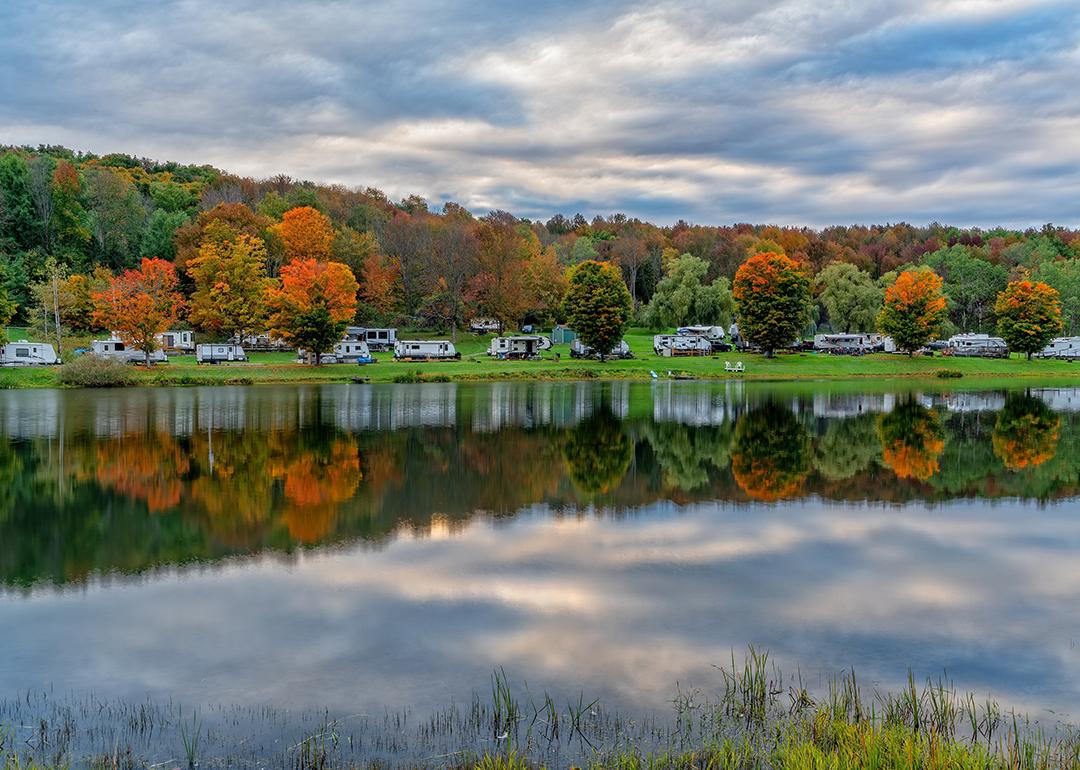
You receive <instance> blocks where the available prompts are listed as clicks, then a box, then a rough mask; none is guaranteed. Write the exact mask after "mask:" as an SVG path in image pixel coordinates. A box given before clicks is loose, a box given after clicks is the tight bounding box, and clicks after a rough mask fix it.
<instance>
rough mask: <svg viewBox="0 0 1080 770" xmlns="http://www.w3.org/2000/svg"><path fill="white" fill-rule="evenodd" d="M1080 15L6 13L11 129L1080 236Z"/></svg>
mask: <svg viewBox="0 0 1080 770" xmlns="http://www.w3.org/2000/svg"><path fill="white" fill-rule="evenodd" d="M1078 21H1080V11H1078V9H1077V8H1076V7H1075V4H1072V3H1060V2H1017V1H1015V0H1012V1H1010V2H980V1H979V0H956V1H955V2H944V3H940V2H931V0H877V1H876V2H867V3H859V4H854V5H852V4H849V3H838V2H826V1H825V0H822V1H820V2H806V1H805V0H774V1H773V2H765V3H762V2H730V3H728V2H725V3H720V2H699V1H696V0H674V1H668V2H651V3H629V4H628V3H614V2H610V3H592V4H587V5H584V4H581V3H571V2H548V3H535V4H527V5H526V6H521V5H520V4H517V3H508V2H504V1H503V2H498V1H496V0H484V1H483V2H475V3H461V2H447V1H446V0H441V1H440V0H418V1H417V2H413V3H408V4H405V3H350V2H336V3H316V2H314V1H313V0H307V1H300V2H289V3H284V2H279V1H278V0H265V1H264V2H260V3H254V2H241V3H231V4H226V5H222V4H219V3H210V2H209V1H208V0H173V1H172V2H166V3H155V4H146V3H136V2H134V0H112V1H111V2H103V3H95V4H92V5H87V4H84V3H78V2H75V0H46V1H45V2H42V3H38V4H34V7H33V8H31V7H30V5H29V4H25V3H22V4H20V3H12V4H8V5H7V6H6V7H5V8H3V9H2V10H0V30H3V31H2V32H0V44H2V45H0V82H3V83H4V86H3V87H2V88H3V92H2V97H3V98H2V99H0V136H2V137H3V139H4V141H8V142H25V143H32V144H36V143H39V142H61V143H65V144H68V145H72V146H75V147H78V148H85V149H91V150H94V151H98V152H108V151H125V152H131V153H135V154H140V155H149V156H155V157H160V158H169V159H176V160H181V161H186V162H200V163H201V162H210V163H213V164H215V165H217V166H219V167H222V168H225V169H228V170H234V171H237V172H239V173H245V174H253V175H257V176H265V175H270V174H273V173H277V172H279V171H281V172H286V173H289V174H291V175H293V176H296V177H301V178H311V179H317V180H321V181H332V182H341V183H345V184H350V185H360V186H367V185H373V186H377V187H380V188H383V189H385V190H386V191H387V192H388V193H389V194H391V195H393V196H404V195H406V194H410V193H420V194H423V195H425V196H427V197H429V198H430V199H432V200H435V201H440V200H443V199H447V198H450V199H454V200H457V201H459V202H461V203H462V204H464V205H466V206H469V207H470V208H473V209H476V210H479V211H483V210H486V209H489V208H504V209H508V210H512V211H514V212H516V213H519V214H521V215H525V216H541V217H542V216H549V215H550V214H552V213H555V212H556V211H562V212H564V213H573V212H575V211H578V210H580V211H582V212H583V213H586V214H587V215H588V214H592V213H608V212H613V211H623V212H626V213H628V214H631V215H637V216H641V217H645V218H650V219H653V220H657V221H661V222H670V221H673V220H675V219H678V218H688V219H692V220H695V221H699V222H709V223H717V224H722V223H727V222H732V221H758V222H761V221H768V222H780V223H791V224H810V225H824V224H830V223H847V222H855V221H898V220H908V221H913V222H927V221H931V220H942V221H949V222H952V223H955V224H960V225H992V224H997V223H1002V224H1009V225H1018V226H1027V225H1035V224H1041V223H1042V222H1045V221H1055V222H1057V223H1059V224H1080V220H1078V219H1077V214H1076V212H1075V208H1074V207H1073V206H1072V205H1071V201H1074V200H1075V199H1076V196H1077V193H1080V181H1078V180H1080V173H1078V172H1080V141H1078V140H1077V139H1076V137H1077V136H1080V132H1078V130H1077V129H1078V128H1080V100H1078V99H1077V98H1076V96H1075V92H1074V88H1073V80H1074V73H1075V71H1076V68H1077V65H1078V64H1080V47H1078V41H1080V32H1078V30H1080V24H1078V23H1077V22H1078Z"/></svg>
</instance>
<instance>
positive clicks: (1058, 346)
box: [1036, 337, 1080, 361]
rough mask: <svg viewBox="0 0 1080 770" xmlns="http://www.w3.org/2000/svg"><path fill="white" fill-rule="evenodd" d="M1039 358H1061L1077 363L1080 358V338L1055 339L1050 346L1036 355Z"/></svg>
mask: <svg viewBox="0 0 1080 770" xmlns="http://www.w3.org/2000/svg"><path fill="white" fill-rule="evenodd" d="M1036 355H1037V356H1038V357H1039V358H1060V359H1063V360H1065V361H1075V360H1076V359H1078V358H1080V337H1055V338H1054V339H1052V340H1050V344H1049V345H1047V346H1046V347H1045V348H1043V350H1042V352H1041V353H1037V354H1036Z"/></svg>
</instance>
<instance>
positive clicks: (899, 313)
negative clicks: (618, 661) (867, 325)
mask: <svg viewBox="0 0 1080 770" xmlns="http://www.w3.org/2000/svg"><path fill="white" fill-rule="evenodd" d="M941 283H942V282H941V278H940V277H939V276H938V275H937V274H936V273H935V272H934V271H933V270H929V269H922V270H907V271H905V272H903V273H900V275H899V276H897V278H896V282H895V283H893V285H892V286H890V287H889V288H888V289H886V290H885V306H884V307H883V308H882V309H881V312H880V313H879V314H878V331H880V332H881V333H882V334H888V335H889V336H890V337H892V338H893V341H894V342H895V343H896V347H897V349H898V350H903V351H906V352H907V354H908V355H909V356H910V355H912V354H914V352H915V351H916V350H918V349H919V348H921V347H922V346H923V345H925V344H926V343H927V342H929V341H930V340H932V339H933V338H934V336H935V335H936V334H937V333H938V330H939V329H940V328H941V324H942V323H943V322H944V321H945V315H946V302H945V297H944V296H943V295H942V293H941Z"/></svg>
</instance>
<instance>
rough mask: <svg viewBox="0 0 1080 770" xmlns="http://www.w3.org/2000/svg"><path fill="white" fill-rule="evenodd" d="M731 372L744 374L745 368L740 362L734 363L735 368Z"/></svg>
mask: <svg viewBox="0 0 1080 770" xmlns="http://www.w3.org/2000/svg"><path fill="white" fill-rule="evenodd" d="M731 371H733V372H745V371H746V367H745V366H743V364H742V361H736V362H735V368H734V369H732V370H731Z"/></svg>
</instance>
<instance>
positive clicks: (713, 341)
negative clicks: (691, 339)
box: [675, 326, 731, 353]
mask: <svg viewBox="0 0 1080 770" xmlns="http://www.w3.org/2000/svg"><path fill="white" fill-rule="evenodd" d="M675 333H676V334H679V335H684V336H697V337H704V338H705V339H707V340H708V341H709V344H710V345H712V349H713V350H714V351H720V352H725V353H726V352H727V351H729V350H731V345H729V344H728V343H727V342H725V341H724V327H723V326H681V327H679V328H678V329H676V330H675Z"/></svg>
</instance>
